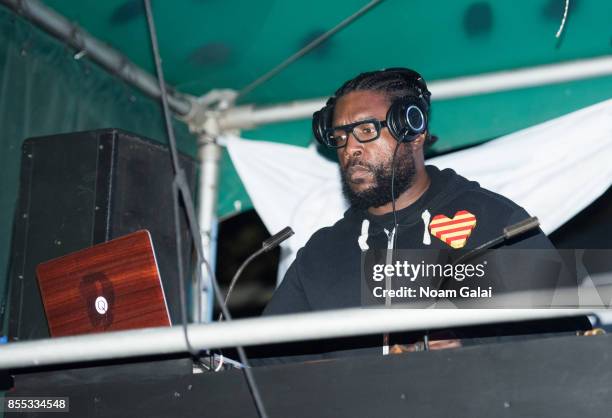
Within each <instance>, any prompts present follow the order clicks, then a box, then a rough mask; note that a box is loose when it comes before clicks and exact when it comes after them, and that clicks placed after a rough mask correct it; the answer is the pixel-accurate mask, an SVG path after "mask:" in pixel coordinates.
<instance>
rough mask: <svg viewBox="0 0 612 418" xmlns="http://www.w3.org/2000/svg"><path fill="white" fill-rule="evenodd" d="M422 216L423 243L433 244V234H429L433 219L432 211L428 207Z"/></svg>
mask: <svg viewBox="0 0 612 418" xmlns="http://www.w3.org/2000/svg"><path fill="white" fill-rule="evenodd" d="M421 218H422V219H423V227H424V229H423V244H424V245H431V236H430V235H429V221H430V220H431V213H429V211H428V210H427V209H425V210H424V211H423V213H421Z"/></svg>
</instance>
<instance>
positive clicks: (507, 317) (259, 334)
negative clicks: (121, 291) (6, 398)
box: [0, 308, 593, 369]
mask: <svg viewBox="0 0 612 418" xmlns="http://www.w3.org/2000/svg"><path fill="white" fill-rule="evenodd" d="M592 312H593V310H580V309H576V310H574V309H546V310H544V309H463V310H450V311H449V310H444V309H441V310H431V309H427V310H419V309H362V308H351V309H340V310H334V311H325V312H315V313H303V314H291V315H279V316H273V317H264V318H256V319H241V320H235V321H231V322H213V323H210V324H194V325H189V327H188V330H189V340H190V342H191V344H192V345H193V346H194V347H198V348H200V349H206V348H223V347H235V346H248V345H257V344H269V343H281V342H290V341H301V340H309V339H321V338H332V337H345V336H353V335H367V334H377V333H383V332H397V331H418V330H432V329H440V328H448V327H461V326H470V325H479V324H491V323H497V322H500V323H501V322H513V321H525V320H534V319H547V318H557V317H567V316H574V315H580V314H588V313H592ZM186 352H187V347H186V345H185V338H184V335H183V333H182V329H181V327H178V326H175V327H163V328H147V329H139V330H132V331H118V332H108V333H100V334H90V335H82V336H73V337H59V338H51V339H46V340H35V341H23V342H15V343H9V344H6V345H3V346H0V369H16V368H23V367H33V366H48V365H53V364H64V363H75V362H85V361H97V360H110V359H122V358H130V357H136V356H148V355H159V354H172V353H186Z"/></svg>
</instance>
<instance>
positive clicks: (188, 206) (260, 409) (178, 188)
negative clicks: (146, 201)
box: [144, 0, 268, 418]
mask: <svg viewBox="0 0 612 418" xmlns="http://www.w3.org/2000/svg"><path fill="white" fill-rule="evenodd" d="M144 4H145V11H146V15H147V24H148V27H149V35H150V36H151V46H152V49H153V57H154V59H155V69H156V72H157V79H158V82H159V87H160V91H161V101H162V107H163V113H164V119H165V122H166V133H167V135H168V140H169V143H170V155H171V158H172V167H173V169H174V182H173V198H174V210H175V214H174V220H175V227H176V229H175V234H176V243H177V255H178V257H177V258H178V271H179V283H180V286H181V287H182V289H181V290H182V292H181V295H182V298H181V303H182V304H183V306H182V307H181V314H185V316H184V317H183V319H186V305H185V304H184V302H185V295H184V285H183V266H182V264H183V263H182V251H181V245H182V240H181V236H180V229H179V222H180V217H179V215H178V212H179V211H178V198H179V196H180V197H181V198H182V199H183V204H184V210H185V214H186V215H187V223H188V225H189V231H190V233H191V238H192V239H193V242H194V245H195V247H196V252H197V256H198V264H199V265H201V264H202V263H203V264H205V265H206V269H207V270H208V274H209V277H210V279H211V284H212V288H213V291H214V294H215V297H216V299H217V303H218V304H219V306H220V308H221V311H222V312H223V315H224V316H225V318H226V320H228V321H231V319H232V317H231V315H230V313H229V312H228V310H227V307H226V306H225V304H224V303H223V298H222V296H221V293H220V291H219V286H218V283H217V278H216V276H215V274H214V273H213V271H212V268H211V267H210V264H209V263H208V260H206V258H205V257H204V252H203V249H202V241H201V239H200V235H199V228H198V226H197V220H196V217H195V210H194V205H193V200H192V198H191V192H190V190H189V187H188V185H187V180H186V177H185V172H184V171H183V170H182V168H181V167H180V164H179V160H178V152H177V149H176V139H175V137H174V131H173V128H172V122H171V119H170V110H169V108H168V97H167V92H166V86H165V81H164V74H163V70H162V66H161V58H160V54H159V48H158V44H157V34H156V30H155V22H154V20H153V12H152V10H151V2H150V0H144ZM198 291H200V289H198ZM183 325H184V327H183V330H184V333H185V341H186V344H187V347H188V349H190V351H191V349H193V347H191V345H190V343H189V338H188V335H187V325H186V322H183ZM236 349H237V350H238V355H239V357H240V361H241V362H242V364H243V365H244V368H243V371H244V374H245V377H246V380H247V384H248V386H249V390H250V392H251V395H252V397H253V401H254V403H255V407H256V409H257V413H258V414H259V416H260V417H261V418H267V416H268V415H267V414H266V410H265V407H264V404H263V402H262V400H261V396H260V394H259V390H258V388H257V384H256V382H255V378H254V377H253V373H252V371H251V369H250V365H249V362H248V359H247V357H246V353H245V352H244V349H243V348H242V347H241V346H238V347H236Z"/></svg>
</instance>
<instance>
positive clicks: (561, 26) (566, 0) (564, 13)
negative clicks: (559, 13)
mask: <svg viewBox="0 0 612 418" xmlns="http://www.w3.org/2000/svg"><path fill="white" fill-rule="evenodd" d="M568 11H569V0H565V10H564V11H563V19H561V25H560V26H559V30H558V31H557V34H556V35H555V38H559V36H561V33H562V32H563V28H565V21H566V19H567V12H568Z"/></svg>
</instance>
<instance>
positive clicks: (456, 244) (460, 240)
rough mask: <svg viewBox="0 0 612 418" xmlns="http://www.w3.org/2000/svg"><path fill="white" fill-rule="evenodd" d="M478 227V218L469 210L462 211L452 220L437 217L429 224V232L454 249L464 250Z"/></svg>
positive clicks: (443, 216)
mask: <svg viewBox="0 0 612 418" xmlns="http://www.w3.org/2000/svg"><path fill="white" fill-rule="evenodd" d="M475 226H476V216H474V215H473V214H471V213H470V212H468V211H467V210H460V211H458V212H457V213H455V216H454V217H453V218H452V219H451V218H449V217H448V216H445V215H436V216H434V217H433V218H432V219H431V222H430V223H429V232H430V233H431V235H433V236H434V237H436V238H438V239H440V240H442V241H443V242H445V243H447V244H448V245H450V246H451V247H453V248H456V249H458V248H463V247H464V246H465V244H466V242H467V240H468V238H469V237H470V234H471V233H472V230H473V229H474V227H475Z"/></svg>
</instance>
